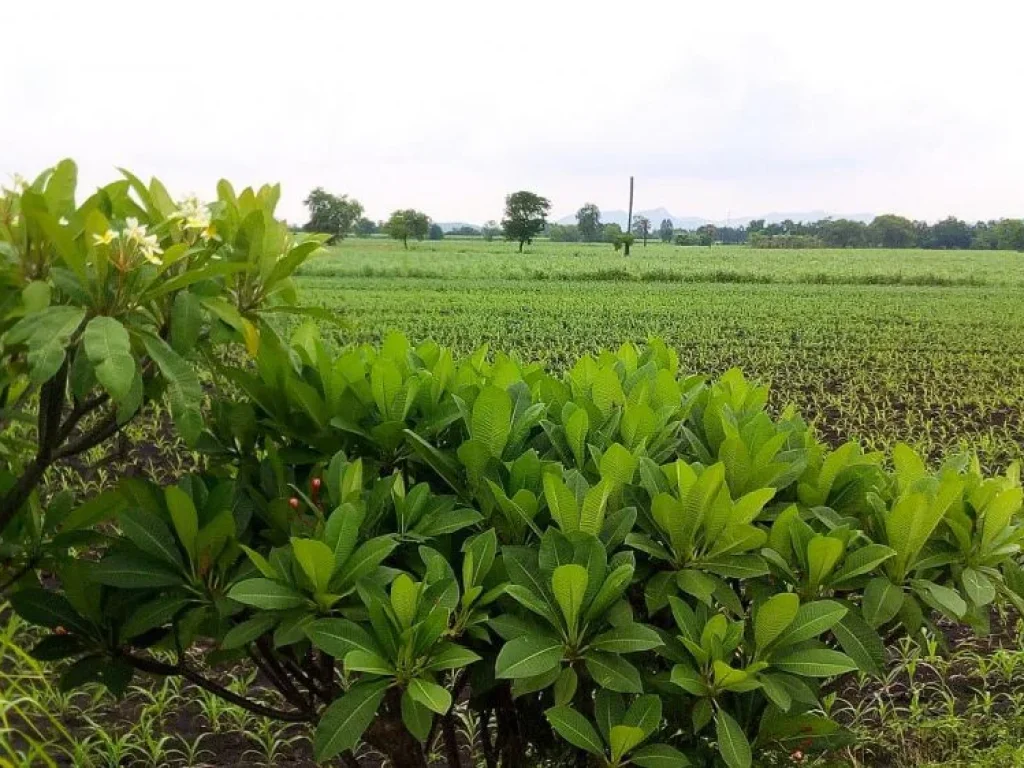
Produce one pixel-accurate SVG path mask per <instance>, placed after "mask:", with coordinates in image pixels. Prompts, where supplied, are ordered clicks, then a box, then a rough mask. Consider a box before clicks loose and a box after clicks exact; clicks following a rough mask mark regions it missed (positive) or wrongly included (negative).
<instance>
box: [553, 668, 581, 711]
mask: <svg viewBox="0 0 1024 768" xmlns="http://www.w3.org/2000/svg"><path fill="white" fill-rule="evenodd" d="M578 684H579V677H578V675H577V674H576V670H574V669H573V668H572V667H566V668H565V669H563V670H562V671H561V672H560V673H559V675H558V679H557V680H556V681H555V706H563V705H567V704H569V703H570V702H572V697H573V696H575V695H576V686H577V685H578Z"/></svg>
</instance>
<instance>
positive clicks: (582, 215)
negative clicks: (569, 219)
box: [576, 203, 601, 243]
mask: <svg viewBox="0 0 1024 768" xmlns="http://www.w3.org/2000/svg"><path fill="white" fill-rule="evenodd" d="M576 228H577V231H578V232H579V235H580V240H582V241H583V242H584V243H596V242H597V241H598V240H600V239H601V209H600V208H598V207H597V205H595V204H594V203H586V204H585V205H584V206H583V207H582V208H580V209H579V210H578V211H576Z"/></svg>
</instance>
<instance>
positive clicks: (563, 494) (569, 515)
mask: <svg viewBox="0 0 1024 768" xmlns="http://www.w3.org/2000/svg"><path fill="white" fill-rule="evenodd" d="M544 498H545V499H546V500H547V503H548V509H549V510H550V512H551V518H552V519H553V520H554V521H555V523H556V524H557V525H558V527H559V528H561V529H562V532H563V533H573V532H575V531H578V530H579V529H580V513H579V509H578V507H577V506H576V497H575V496H574V495H573V493H572V491H570V490H569V488H568V486H566V484H565V483H564V482H563V481H562V478H560V477H559V476H558V475H557V474H556V473H554V472H545V473H544Z"/></svg>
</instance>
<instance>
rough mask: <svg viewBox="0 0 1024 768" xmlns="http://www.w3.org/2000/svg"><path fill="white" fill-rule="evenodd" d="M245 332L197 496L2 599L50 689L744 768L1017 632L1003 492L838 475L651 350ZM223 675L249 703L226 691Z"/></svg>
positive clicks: (145, 516)
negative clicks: (45, 632) (886, 662)
mask: <svg viewBox="0 0 1024 768" xmlns="http://www.w3.org/2000/svg"><path fill="white" fill-rule="evenodd" d="M258 331H259V334H260V344H259V349H258V351H257V353H256V355H255V360H254V364H252V365H245V366H238V367H224V368H222V369H221V372H222V373H223V374H224V375H225V376H227V377H228V378H229V379H230V380H231V381H232V382H233V384H234V385H235V387H236V392H237V393H238V397H236V398H235V399H233V400H218V401H217V402H216V403H215V404H214V406H213V409H212V413H211V417H210V419H209V421H208V422H207V423H206V425H205V429H203V430H202V433H201V435H200V436H199V438H198V440H197V444H198V445H199V446H200V447H201V448H202V449H203V450H204V451H205V452H207V454H208V455H209V457H210V460H211V462H212V463H211V469H210V472H209V473H208V474H206V475H191V476H188V477H184V478H182V479H181V480H180V482H178V483H177V484H176V485H173V486H169V487H166V488H161V487H158V486H156V485H154V484H151V483H147V482H144V481H141V480H127V481H125V482H124V483H123V485H122V486H121V488H120V489H119V490H118V491H116V492H114V493H111V494H109V495H107V496H105V497H102V498H101V499H100V500H94V501H91V502H87V503H86V505H85V507H84V508H82V509H79V510H77V511H75V512H72V513H71V514H70V515H68V516H67V517H66V518H64V519H63V520H62V521H60V522H58V523H57V524H55V529H56V531H58V537H59V536H67V535H71V534H74V533H75V532H82V531H84V530H87V529H89V528H90V527H94V526H96V525H97V524H98V523H99V522H100V521H109V522H111V523H114V524H115V525H116V529H117V532H116V533H114V532H113V530H112V529H107V528H104V529H103V530H104V535H103V536H98V537H97V538H96V540H95V547H94V549H93V550H92V551H93V553H94V555H95V556H94V557H91V558H86V559H83V558H79V559H77V560H75V561H73V562H57V563H56V565H55V566H54V569H55V571H56V572H57V575H58V577H59V582H58V583H59V587H58V588H57V589H53V588H50V587H49V586H47V587H46V588H44V587H43V586H39V585H31V584H28V583H25V582H23V583H21V584H19V589H18V590H17V591H16V592H15V593H14V594H13V595H12V597H11V602H12V604H13V607H14V609H15V610H16V611H17V612H18V613H19V614H20V615H21V616H22V617H24V618H25V619H27V620H29V621H31V622H34V623H36V624H38V625H41V626H43V627H48V628H50V629H51V630H52V631H53V633H52V634H51V635H50V636H49V637H46V638H45V639H43V640H42V642H41V643H40V644H39V645H38V646H37V647H36V648H35V649H34V650H33V653H34V654H35V655H36V656H37V657H38V658H42V659H46V660H52V661H57V660H61V663H62V664H63V665H64V672H63V683H64V685H66V686H68V687H73V686H77V685H81V684H83V683H86V682H100V683H103V684H104V685H106V686H107V687H108V688H110V689H111V691H113V692H114V693H115V694H116V693H119V692H121V691H123V690H124V689H125V687H126V686H127V685H128V683H129V681H130V680H131V679H132V677H133V675H135V674H136V673H139V672H141V673H145V674H151V675H180V676H183V677H185V678H186V679H188V680H189V681H191V682H192V683H194V684H195V685H198V686H201V687H204V688H207V689H208V690H211V691H213V692H215V693H219V694H221V695H223V696H224V697H226V698H229V699H230V700H232V701H234V702H235V703H237V704H239V705H241V706H244V707H246V708H248V709H250V710H252V711H254V712H257V713H260V714H264V715H269V716H273V717H278V718H280V719H283V720H291V721H305V722H309V723H310V724H311V725H314V726H315V740H314V746H315V752H316V755H317V757H318V759H320V760H330V759H332V758H338V759H341V760H344V761H345V762H346V763H347V764H348V765H350V766H351V765H358V764H360V763H359V760H360V758H359V757H358V755H359V754H360V751H361V744H363V743H365V744H368V745H370V746H372V747H373V748H374V749H376V750H377V751H379V752H381V753H383V754H385V755H386V756H387V757H388V758H389V759H390V761H391V763H392V764H394V765H396V766H425V765H426V761H427V755H428V753H429V749H430V747H431V745H433V744H434V743H435V741H438V742H439V743H441V744H443V745H444V749H445V754H446V755H447V761H448V763H449V764H450V765H452V766H457V765H460V759H461V758H460V755H459V750H458V743H457V736H456V733H457V730H456V727H455V723H454V720H453V715H452V710H453V707H454V706H455V705H456V704H457V703H460V702H461V704H460V706H462V705H465V706H468V707H470V708H472V709H473V710H475V711H476V712H477V713H478V717H479V722H480V724H481V728H480V737H481V740H482V745H481V748H482V751H483V753H484V755H485V756H486V760H487V762H488V765H502V766H533V765H541V764H551V765H557V764H565V765H570V764H571V765H577V764H580V763H581V762H586V763H592V764H595V765H604V766H627V765H632V766H655V767H660V766H684V765H701V766H712V765H717V764H725V765H727V766H730V768H739V767H740V766H747V765H750V764H751V763H752V755H753V753H754V750H757V751H758V752H759V753H762V754H766V755H767V754H771V753H772V752H773V751H780V752H789V751H793V750H795V749H799V750H801V751H803V752H805V753H806V752H808V751H813V750H815V749H827V748H831V747H836V746H839V745H842V744H843V743H844V742H845V740H846V739H847V738H848V737H847V735H846V734H845V733H844V732H843V730H842V729H841V728H840V727H839V726H838V725H837V724H836V723H835V722H833V721H831V720H830V719H829V718H828V717H827V716H826V714H825V713H824V712H823V710H822V707H821V703H820V702H821V697H822V695H823V693H824V692H825V691H826V690H827V688H828V686H829V685H831V684H832V683H833V682H834V681H835V680H836V679H837V678H839V677H841V676H843V675H849V674H861V673H866V674H871V673H873V672H876V671H878V670H879V667H880V665H881V663H882V657H883V643H884V640H885V639H886V638H890V637H892V636H893V635H896V634H910V635H912V636H915V637H920V636H921V631H922V629H924V628H927V627H932V628H934V625H933V622H934V621H936V619H937V618H938V617H944V618H945V619H946V620H949V621H955V622H964V623H967V624H970V625H971V626H973V627H974V628H975V629H976V630H978V631H979V632H984V631H985V629H986V626H987V617H988V609H989V607H990V605H991V604H992V603H993V602H995V601H996V600H1007V601H1010V602H1012V603H1013V604H1015V605H1020V604H1021V598H1020V597H1019V594H1018V591H1019V590H1020V585H1021V582H1022V578H1021V572H1020V570H1019V569H1018V567H1017V565H1016V564H1015V562H1014V557H1015V556H1016V555H1017V553H1018V551H1019V547H1020V540H1021V537H1022V531H1021V528H1020V519H1019V515H1020V510H1021V487H1020V478H1019V472H1018V469H1017V467H1011V468H1010V470H1009V471H1008V472H1007V473H1006V475H1005V476H1000V477H989V478H986V477H984V476H982V474H981V472H980V471H979V469H978V467H977V465H976V463H974V462H972V461H971V460H970V459H966V458H965V459H959V458H958V459H952V460H950V461H949V462H948V463H947V464H945V465H944V466H942V467H941V468H939V469H938V470H930V469H928V468H927V467H926V466H925V464H924V463H923V461H922V460H921V459H920V458H919V457H918V456H917V455H916V454H915V453H914V452H913V451H912V450H911V449H909V448H907V447H905V446H900V447H898V448H897V449H896V451H895V452H894V454H893V456H892V457H891V459H892V461H891V464H892V466H891V467H890V466H887V463H886V461H885V457H883V456H881V455H878V454H865V453H863V452H862V451H861V450H860V448H859V447H858V446H857V445H856V444H855V443H849V444H847V445H845V446H842V447H841V448H839V449H838V450H835V451H829V450H827V449H826V448H825V447H823V446H822V445H821V444H820V443H819V442H818V441H817V440H816V439H815V437H814V435H813V433H812V431H811V430H810V429H809V428H808V426H807V425H806V424H805V423H804V422H803V421H802V420H801V419H800V418H799V417H798V416H797V415H796V414H795V413H793V412H791V411H787V412H785V413H783V414H782V415H781V416H779V417H778V418H773V417H772V416H771V415H769V414H768V413H767V412H766V410H765V404H766V402H767V391H766V390H765V388H763V387H760V386H755V385H752V384H750V383H749V382H747V381H746V380H745V379H744V378H743V376H742V375H741V374H740V373H739V372H738V371H730V372H729V373H727V374H725V375H724V376H723V377H721V378H720V379H718V380H716V381H707V380H705V379H703V378H701V377H696V376H691V377H686V378H680V377H679V376H678V375H677V369H678V361H677V358H676V355H675V353H674V352H673V351H672V350H671V349H670V348H668V347H667V346H666V345H665V344H663V343H661V342H659V341H657V340H651V341H650V342H649V343H648V344H647V346H645V347H643V348H637V347H635V346H633V345H631V344H626V345H624V346H623V347H621V348H620V349H619V350H618V352H616V353H603V354H602V355H600V356H598V357H596V358H593V357H584V358H583V359H581V360H580V361H579V362H578V363H577V364H576V365H575V366H574V367H573V368H572V369H571V370H570V371H569V372H568V373H567V374H565V375H564V376H555V375H552V374H550V373H549V372H547V371H545V370H544V369H543V368H542V367H540V366H538V365H533V364H526V363H523V362H521V361H519V360H517V359H515V358H512V357H507V356H505V355H502V354H500V353H499V354H495V355H493V356H489V355H488V352H487V350H486V349H481V350H479V351H478V352H477V353H476V354H474V355H471V356H470V357H468V358H466V359H461V360H459V359H456V358H455V357H454V356H453V355H452V354H451V352H449V351H448V350H445V349H442V348H440V347H438V346H437V345H436V344H433V343H430V342H424V343H422V344H420V345H419V346H416V347H413V346H411V345H410V344H409V343H408V342H407V341H406V339H405V338H403V337H401V336H398V335H392V336H389V337H388V338H387V339H386V341H385V342H384V343H383V345H382V346H381V347H380V348H376V347H371V346H364V347H359V348H355V349H350V350H348V351H344V352H342V353H341V354H334V353H332V352H331V351H330V350H329V349H328V348H327V347H326V346H325V345H324V344H323V342H322V341H321V339H320V337H319V335H318V333H317V331H316V329H315V327H314V326H313V325H311V324H306V325H302V326H300V327H299V328H298V329H297V330H296V331H295V332H294V334H293V335H292V338H291V340H290V341H289V342H285V341H284V340H283V339H281V338H280V337H279V336H278V335H277V334H276V333H275V332H274V331H273V330H272V329H271V327H269V326H268V325H266V324H262V323H261V324H260V325H259V326H258ZM83 509H84V511H83ZM26 581H28V580H26ZM196 649H201V652H199V653H197V652H196ZM237 664H251V665H253V666H254V667H255V668H256V669H258V670H259V672H260V677H259V678H258V680H259V683H258V684H257V685H256V686H254V688H253V689H252V690H250V691H247V692H244V693H238V692H236V691H231V690H228V689H226V688H224V687H222V686H221V685H220V684H219V683H218V682H217V668H218V667H219V666H222V665H237ZM267 688H272V689H276V692H277V695H276V696H274V697H268V695H267Z"/></svg>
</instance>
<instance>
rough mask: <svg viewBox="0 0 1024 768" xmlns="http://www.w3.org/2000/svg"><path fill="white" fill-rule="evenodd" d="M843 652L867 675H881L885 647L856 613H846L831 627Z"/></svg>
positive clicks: (876, 634)
mask: <svg viewBox="0 0 1024 768" xmlns="http://www.w3.org/2000/svg"><path fill="white" fill-rule="evenodd" d="M832 634H834V635H835V636H836V640H838V641H839V645H840V646H841V647H842V649H843V651H844V652H845V653H846V655H847V656H849V657H850V658H851V659H853V660H854V661H855V662H856V663H857V666H858V667H859V668H860V669H861V670H862V671H863V672H867V673H868V674H869V675H881V674H882V666H883V664H884V663H885V646H884V645H883V644H882V638H881V637H879V635H878V633H877V632H875V630H873V629H872V628H871V627H870V626H869V625H868V623H867V622H866V621H864V619H863V618H861V616H860V614H858V613H857V612H856V611H850V612H849V613H847V614H846V615H845V616H844V617H843V620H842V621H840V622H839V623H838V624H836V625H835V626H834V627H832Z"/></svg>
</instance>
